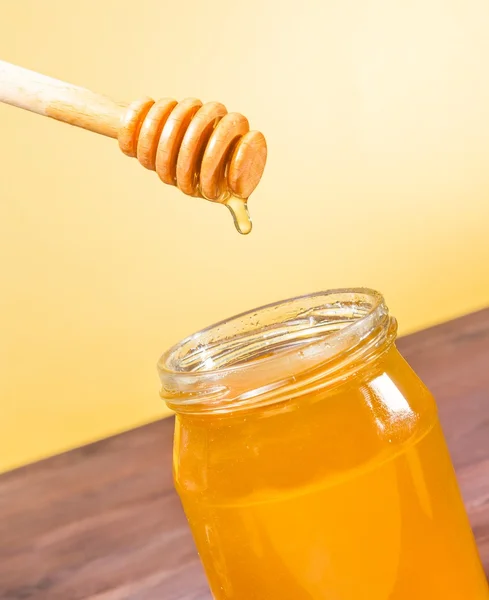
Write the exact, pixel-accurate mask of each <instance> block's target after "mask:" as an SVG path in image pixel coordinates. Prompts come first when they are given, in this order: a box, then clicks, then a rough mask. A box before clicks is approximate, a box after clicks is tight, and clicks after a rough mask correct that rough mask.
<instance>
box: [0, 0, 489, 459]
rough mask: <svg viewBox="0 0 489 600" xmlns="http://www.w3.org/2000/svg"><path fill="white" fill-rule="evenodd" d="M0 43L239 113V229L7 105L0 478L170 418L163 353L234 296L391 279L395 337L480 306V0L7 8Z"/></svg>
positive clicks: (483, 277) (112, 80)
mask: <svg viewBox="0 0 489 600" xmlns="http://www.w3.org/2000/svg"><path fill="white" fill-rule="evenodd" d="M3 4H4V5H3V6H2V18H1V20H0V57H1V58H2V59H4V60H7V61H10V62H14V63H18V64H21V65H22V66H25V67H27V68H31V69H34V70H38V71H41V72H44V73H46V74H48V75H52V76H54V77H58V78H60V79H65V80H68V81H70V82H72V83H76V84H78V85H83V86H85V87H88V88H91V89H93V90H95V91H99V92H102V93H106V94H108V95H110V96H113V97H115V98H118V99H121V100H132V99H135V98H138V97H140V96H142V95H146V94H149V95H152V96H154V97H161V96H175V97H176V98H180V99H181V98H184V97H186V96H197V97H200V98H202V99H203V100H214V99H216V100H220V101H222V102H224V103H225V104H226V105H227V106H228V108H229V109H230V110H238V111H241V112H244V113H245V114H246V115H247V116H248V117H249V119H250V121H251V124H252V126H253V127H254V128H258V129H261V130H262V131H264V132H265V134H266V136H267V138H268V143H269V163H268V168H267V171H266V174H265V178H264V180H263V182H262V184H261V185H260V186H259V188H258V190H257V192H256V193H255V195H254V197H252V199H251V202H250V208H251V211H252V213H253V218H254V223H255V229H254V232H253V233H252V235H251V236H249V237H248V238H243V237H240V236H239V235H238V234H237V233H236V232H235V230H234V228H233V226H232V223H231V219H230V215H229V214H228V212H227V211H226V210H225V209H224V208H223V207H219V206H216V205H212V204H211V203H206V202H204V201H199V200H196V199H189V198H186V197H185V196H183V195H182V194H181V193H179V192H178V191H176V190H173V189H170V188H168V187H167V186H164V185H163V184H161V183H160V182H159V181H158V178H157V176H156V175H155V174H153V173H149V172H147V171H145V170H144V169H143V168H142V167H141V166H140V165H138V163H137V162H136V161H135V160H132V159H128V158H126V157H124V156H123V155H122V154H120V152H119V150H118V148H117V144H116V142H115V141H113V140H109V139H106V138H102V137H100V136H96V135H94V134H92V133H88V132H85V131H82V130H77V129H74V128H71V127H69V126H66V125H63V124H58V123H56V122H54V121H51V120H49V119H46V118H43V117H39V116H37V115H32V114H28V113H26V112H24V111H21V110H18V109H15V108H12V107H7V106H0V139H1V144H0V169H1V176H0V200H1V202H0V261H1V263H0V277H1V290H0V291H1V294H0V326H1V331H0V398H1V404H0V409H1V412H0V469H2V470H5V469H8V468H11V467H14V466H16V465H20V464H22V463H26V462H29V461H32V460H36V459H38V458H40V457H43V456H46V455H49V454H52V453H56V452H59V451H62V450H64V449H67V448H70V447H73V446H76V445H79V444H82V443H85V442H88V441H91V440H94V439H96V438H100V437H103V436H107V435H109V434H112V433H115V432H118V431H121V430H124V429H127V428H130V427H132V426H135V425H138V424H141V423H144V422H147V421H150V420H152V419H155V418H157V417H159V416H161V415H162V414H164V408H163V405H162V402H161V400H160V399H159V397H158V382H157V377H156V370H155V363H156V360H157V358H158V356H159V355H160V353H161V352H162V351H163V350H165V349H166V348H167V347H168V346H169V345H170V344H172V343H174V342H176V341H177V340H178V339H180V338H181V337H182V336H185V335H186V334H188V333H191V332H192V331H194V330H196V329H198V328H201V327H203V326H205V325H207V324H209V323H211V322H213V321H215V320H217V319H221V318H224V317H226V316H229V315H231V314H233V313H236V312H237V311H242V310H244V309H246V308H251V307H253V306H255V305H259V304H262V303H265V302H270V301H274V300H278V299H281V298H284V297H287V296H290V295H296V294H302V293H307V292H313V291H316V290H319V289H322V288H327V287H335V286H350V285H355V286H358V285H368V286H371V287H375V288H378V289H380V290H381V291H383V292H384V294H385V295H386V297H387V300H388V303H389V305H390V307H391V309H392V311H393V312H394V313H395V314H396V315H397V317H398V318H399V320H400V323H401V331H402V332H407V331H412V330H415V329H418V328H422V327H425V326H427V325H430V324H432V323H435V322H438V321H443V320H446V319H449V318H451V317H454V316H456V315H459V314H462V313H466V312H469V311H472V310H474V309H477V308H478V307H482V306H484V305H487V304H489V277H488V274H489V268H488V265H489V235H488V230H489V67H488V65H489V36H488V35H487V32H488V31H489V5H488V3H487V2H486V1H485V0H467V1H466V2H460V1H459V0H439V1H435V0H413V1H411V2H392V1H391V0H377V1H375V0H355V1H352V0H335V1H331V0H313V1H311V0H304V1H303V2H296V1H295V0H281V1H280V2H278V1H277V0H248V1H247V2H233V1H229V0H207V1H206V2H201V1H198V0H188V1H186V2H184V1H182V2H167V1H166V2H161V0H142V1H141V2H139V3H136V2H129V1H128V0H117V1H116V0H110V1H109V0H105V1H104V0H102V1H101V0H85V1H84V2H77V3H75V2H69V1H68V2H67V1H66V0H44V1H43V2H39V1H38V0H23V1H22V2H4V3H3Z"/></svg>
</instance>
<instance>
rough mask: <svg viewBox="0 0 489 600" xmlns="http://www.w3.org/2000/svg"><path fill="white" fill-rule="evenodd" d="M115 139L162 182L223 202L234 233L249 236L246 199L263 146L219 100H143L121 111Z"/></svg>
mask: <svg viewBox="0 0 489 600" xmlns="http://www.w3.org/2000/svg"><path fill="white" fill-rule="evenodd" d="M118 139H119V146H120V148H121V150H122V151H123V152H124V153H125V154H127V155H128V156H134V157H137V158H138V160H139V162H140V163H141V164H142V165H143V166H144V167H146V168H147V169H151V170H154V171H156V172H157V174H158V176H159V177H160V179H161V180H162V181H163V182H164V183H167V184H170V185H175V186H176V187H178V188H179V189H180V190H181V191H182V192H183V193H184V194H187V195H189V196H194V197H200V198H205V199H206V200H210V201H211V202H216V203H219V204H224V205H225V206H227V208H228V209H229V211H230V212H231V214H232V216H233V220H234V224H235V226H236V229H237V230H238V231H239V233H241V234H243V235H246V234H248V233H250V231H251V228H252V225H251V219H250V216H249V212H248V205H247V201H248V198H249V197H250V195H251V193H252V192H253V190H254V189H255V188H256V186H257V185H258V183H259V181H260V179H261V176H262V174H263V170H264V168H265V163H266V158H267V145H266V141H265V137H264V136H263V134H262V133H260V132H259V131H250V128H249V123H248V120H247V119H246V117H244V116H243V115H241V114H239V113H228V112H227V110H226V108H225V106H224V105H223V104H221V103H219V102H208V103H206V104H202V102H201V101H200V100H197V99H196V98H187V99H186V100H183V101H181V102H179V103H177V102H176V101H175V100H173V99H169V98H163V99H162V100H158V101H157V102H155V101H154V100H152V99H151V98H144V99H142V100H137V101H135V102H133V103H131V104H130V105H129V107H128V108H127V111H126V113H125V115H124V118H123V120H122V126H121V129H120V130H119V135H118Z"/></svg>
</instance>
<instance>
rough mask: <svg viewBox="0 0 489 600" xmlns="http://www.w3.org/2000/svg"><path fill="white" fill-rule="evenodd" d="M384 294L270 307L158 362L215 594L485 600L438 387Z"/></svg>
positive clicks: (186, 500)
mask: <svg viewBox="0 0 489 600" xmlns="http://www.w3.org/2000/svg"><path fill="white" fill-rule="evenodd" d="M394 340H395V322H394V320H393V319H392V318H390V317H389V315H388V313H387V309H386V308H385V305H384V303H383V300H382V298H381V297H380V296H379V295H378V294H376V293H375V292H371V291H370V290H345V291H338V292H327V293H324V294H317V295H314V296H309V297H305V298H299V299H295V300H291V301H287V302H284V303H279V304H277V305H272V306H271V307H265V308H263V309H259V310H257V311H253V312H251V313H248V314H246V315H241V316H239V317H236V318H234V319H232V320H230V321H228V322H227V323H222V324H219V325H216V326H214V327H212V328H210V329H209V330H206V331H204V332H201V333H200V334H197V335H196V336H193V337H192V338H189V339H188V340H184V342H182V343H181V344H180V345H178V346H176V347H175V348H174V349H172V350H170V351H169V353H167V354H166V355H165V356H163V357H162V359H161V361H160V372H161V376H162V381H163V391H162V395H163V397H164V398H165V399H166V400H167V402H168V404H169V405H170V406H171V407H172V408H174V409H175V410H176V411H177V418H176V430H175V453H174V475H175V484H176V487H177V490H178V493H179V495H180V497H181V500H182V503H183V507H184V509H185V513H186V515H187V518H188V521H189V524H190V527H191V530H192V533H193V536H194V539H195V543H196V545H197V548H198V551H199V554H200V557H201V559H202V562H203V565H204V568H205V571H206V574H207V577H208V580H209V583H210V587H211V590H212V593H213V595H214V597H215V598H216V600H231V599H232V600H254V599H256V600H302V599H304V600H306V599H307V600H310V599H313V600H316V599H317V600H438V599H439V600H487V599H489V592H488V588H487V582H486V578H485V575H484V573H483V570H482V567H481V564H480V561H479V557H478V553H477V549H476V546H475V542H474V538H473V535H472V531H471V528H470V525H469V522H468V518H467V515H466V512H465V509H464V505H463V502H462V499H461V495H460V492H459V489H458V485H457V482H456V478H455V474H454V471H453V467H452V464H451V460H450V456H449V453H448V450H447V446H446V444H445V440H444V437H443V433H442V430H441V427H440V423H439V421H438V417H437V410H436V405H435V402H434V400H433V398H432V396H431V394H430V393H429V392H428V390H427V389H426V387H425V386H424V385H423V383H422V382H421V381H420V379H419V378H418V377H417V376H416V374H415V373H414V372H413V370H412V369H411V368H410V367H409V365H408V364H407V363H406V362H405V360H404V359H403V358H402V357H401V355H400V354H399V352H398V350H397V349H396V347H395V344H394Z"/></svg>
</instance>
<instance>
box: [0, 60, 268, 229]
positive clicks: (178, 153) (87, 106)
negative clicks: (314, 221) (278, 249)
mask: <svg viewBox="0 0 489 600" xmlns="http://www.w3.org/2000/svg"><path fill="white" fill-rule="evenodd" d="M0 101H1V102H5V103H7V104H11V105H12V106H17V107H19V108H24V109H26V110H29V111H31V112H35V113H38V114H40V115H44V116H47V117H51V118H53V119H57V120H58V121H63V122H65V123H69V124H71V125H76V126H77V127H82V128H83V129H88V130H89V131H94V132H95V133H100V134H102V135H106V136H108V137H111V138H115V139H117V140H118V141H119V147H120V149H121V150H122V152H124V154H126V155H127V156H132V157H136V158H137V159H138V160H139V162H140V163H141V164H142V165H143V167H146V168H147V169H150V170H153V171H156V172H157V174H158V176H159V177H160V179H161V180H162V181H163V182H165V183H167V184H169V185H175V186H177V187H178V188H179V189H180V190H181V191H182V192H183V193H184V194H187V195H189V196H196V197H199V198H205V199H207V200H211V201H212V202H219V203H221V204H225V205H226V206H228V208H229V209H230V210H231V212H232V214H233V217H234V221H235V224H236V228H237V229H238V231H240V233H249V231H251V221H250V219H249V216H248V211H247V203H246V201H247V199H248V198H249V196H250V195H251V193H252V192H253V190H254V189H255V188H256V186H257V185H258V182H259V181H260V179H261V176H262V174H263V170H264V168H265V162H266V158H267V145H266V141H265V138H264V136H263V134H262V133H260V132H259V131H250V128H249V123H248V120H247V119H246V117H244V116H243V115H241V114H239V113H228V112H227V110H226V108H225V106H224V105H222V104H220V103H219V102H208V103H206V104H203V103H202V102H201V101H200V100H197V99H195V98H187V99H185V100H183V101H181V102H177V101H176V100H173V99H170V98H163V99H161V100H157V101H156V102H155V101H154V100H153V99H151V98H142V99H141V100H136V101H134V102H131V103H130V104H126V103H121V102H115V101H114V100H111V99H110V98H108V97H106V96H102V95H100V94H96V93H94V92H91V91H90V90H87V89H84V88H81V87H77V86H74V85H71V84H69V83H65V82H63V81H59V80H57V79H52V78H51V77H47V76H46V75H41V74H40V73H35V72H34V71H29V70H27V69H24V68H22V67H18V66H16V65H12V64H10V63H6V62H3V61H0Z"/></svg>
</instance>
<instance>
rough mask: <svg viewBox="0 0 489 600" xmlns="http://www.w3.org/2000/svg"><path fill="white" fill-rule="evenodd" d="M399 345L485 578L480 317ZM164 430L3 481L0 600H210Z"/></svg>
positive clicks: (486, 375)
mask: <svg viewBox="0 0 489 600" xmlns="http://www.w3.org/2000/svg"><path fill="white" fill-rule="evenodd" d="M399 347H400V349H401V351H402V353H403V354H404V356H405V357H406V358H407V359H408V361H409V362H410V363H411V364H412V366H413V367H414V369H415V370H416V371H417V372H418V374H419V375H420V376H421V377H422V378H423V379H424V381H425V382H426V383H427V384H428V386H429V387H430V388H431V390H432V391H433V392H434V393H435V395H436V397H437V400H438V404H439V410H440V415H441V420H442V423H443V425H444V429H445V433H446V435H447V438H448V443H449V446H450V449H451V452H452V456H453V460H454V464H455V467H456V470H457V474H458V477H459V481H460V484H461V487H462V491H463V494H464V498H465V502H466V505H467V508H468V511H469V515H470V518H471V522H472V525H473V528H474V532H475V535H476V538H477V541H478V544H479V549H480V553H481V557H482V560H483V562H484V566H485V569H486V573H488V572H489V309H487V310H484V311H481V312H479V313H475V314H472V315H469V316H466V317H463V318H461V319H458V320H456V321H452V322H450V323H446V324H444V325H440V326H438V327H435V328H432V329H428V330H425V331H423V332H420V333H416V334H414V335H412V336H409V337H406V338H404V339H401V340H400V341H399ZM172 427H173V421H172V419H167V420H164V421H160V422H157V423H153V424H151V425H147V426H145V427H141V428H139V429H135V430H133V431H130V432H128V433H124V434H121V435H118V436H115V437H112V438H109V439H106V440H103V441H101V442H97V443H95V444H91V445H89V446H85V447H83V448H79V449H77V450H73V451H71V452H68V453H66V454H62V455H59V456H56V457H54V458H50V459H48V460H44V461H41V462H39V463H36V464H33V465H30V466H27V467H24V468H21V469H18V470H16V471H12V472H10V473H7V474H4V475H2V476H0V598H1V599H2V600H21V599H22V600H23V599H28V598H36V599H38V600H80V599H85V598H87V599H90V600H121V599H131V600H209V599H210V598H211V596H210V593H209V592H208V590H207V586H206V582H205V578H204V575H203V572H202V569H201V567H200V564H199V561H198V558H197V554H196V551H195V549H194V546H193V543H192V540H191V537H190V533H189V530H188V527H187V524H186V522H185V518H184V516H183V513H182V510H181V508H180V505H179V502H178V499H177V496H176V494H175V492H174V491H173V487H172V480H171V445H172V439H171V438H172ZM467 600H468V599H467Z"/></svg>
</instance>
